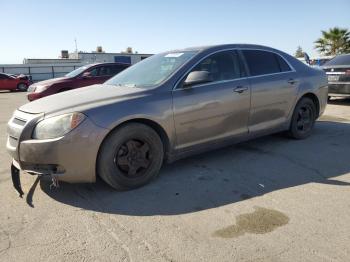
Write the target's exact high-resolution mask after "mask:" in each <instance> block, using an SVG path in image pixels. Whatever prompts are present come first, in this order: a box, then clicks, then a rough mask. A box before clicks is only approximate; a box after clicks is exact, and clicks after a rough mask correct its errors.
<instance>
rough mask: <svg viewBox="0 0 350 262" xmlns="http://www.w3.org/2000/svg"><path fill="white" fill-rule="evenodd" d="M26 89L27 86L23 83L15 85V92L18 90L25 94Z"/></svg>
mask: <svg viewBox="0 0 350 262" xmlns="http://www.w3.org/2000/svg"><path fill="white" fill-rule="evenodd" d="M27 89H28V86H27V85H26V84H24V83H19V84H18V85H17V90H19V91H22V92H25V91H27Z"/></svg>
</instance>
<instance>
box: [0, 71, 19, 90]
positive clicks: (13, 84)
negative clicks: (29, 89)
mask: <svg viewBox="0 0 350 262" xmlns="http://www.w3.org/2000/svg"><path fill="white" fill-rule="evenodd" d="M17 82H18V81H16V79H14V78H12V77H10V76H8V75H6V74H0V90H15V89H16V88H17Z"/></svg>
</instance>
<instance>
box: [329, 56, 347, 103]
mask: <svg viewBox="0 0 350 262" xmlns="http://www.w3.org/2000/svg"><path fill="white" fill-rule="evenodd" d="M322 68H323V70H324V71H325V72H326V74H327V77H328V87H329V93H328V97H333V96H334V97H350V54H346V55H339V56H336V57H335V58H333V59H332V60H330V61H328V62H327V63H325V64H324V65H323V67H322Z"/></svg>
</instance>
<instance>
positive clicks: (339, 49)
mask: <svg viewBox="0 0 350 262" xmlns="http://www.w3.org/2000/svg"><path fill="white" fill-rule="evenodd" d="M315 48H316V49H318V51H319V52H320V53H321V54H323V55H339V54H344V53H349V52H350V32H349V31H348V29H343V28H339V27H334V28H331V29H329V30H328V31H322V37H321V38H319V39H317V40H316V41H315Z"/></svg>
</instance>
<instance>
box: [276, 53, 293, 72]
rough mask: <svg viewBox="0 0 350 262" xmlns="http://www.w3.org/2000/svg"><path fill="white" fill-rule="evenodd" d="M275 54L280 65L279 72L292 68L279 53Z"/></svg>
mask: <svg viewBox="0 0 350 262" xmlns="http://www.w3.org/2000/svg"><path fill="white" fill-rule="evenodd" d="M275 56H276V59H277V61H278V64H279V66H280V69H281V72H288V71H291V70H292V69H291V68H290V66H289V65H288V64H287V62H286V61H285V60H284V59H283V58H282V57H281V56H279V55H275Z"/></svg>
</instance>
